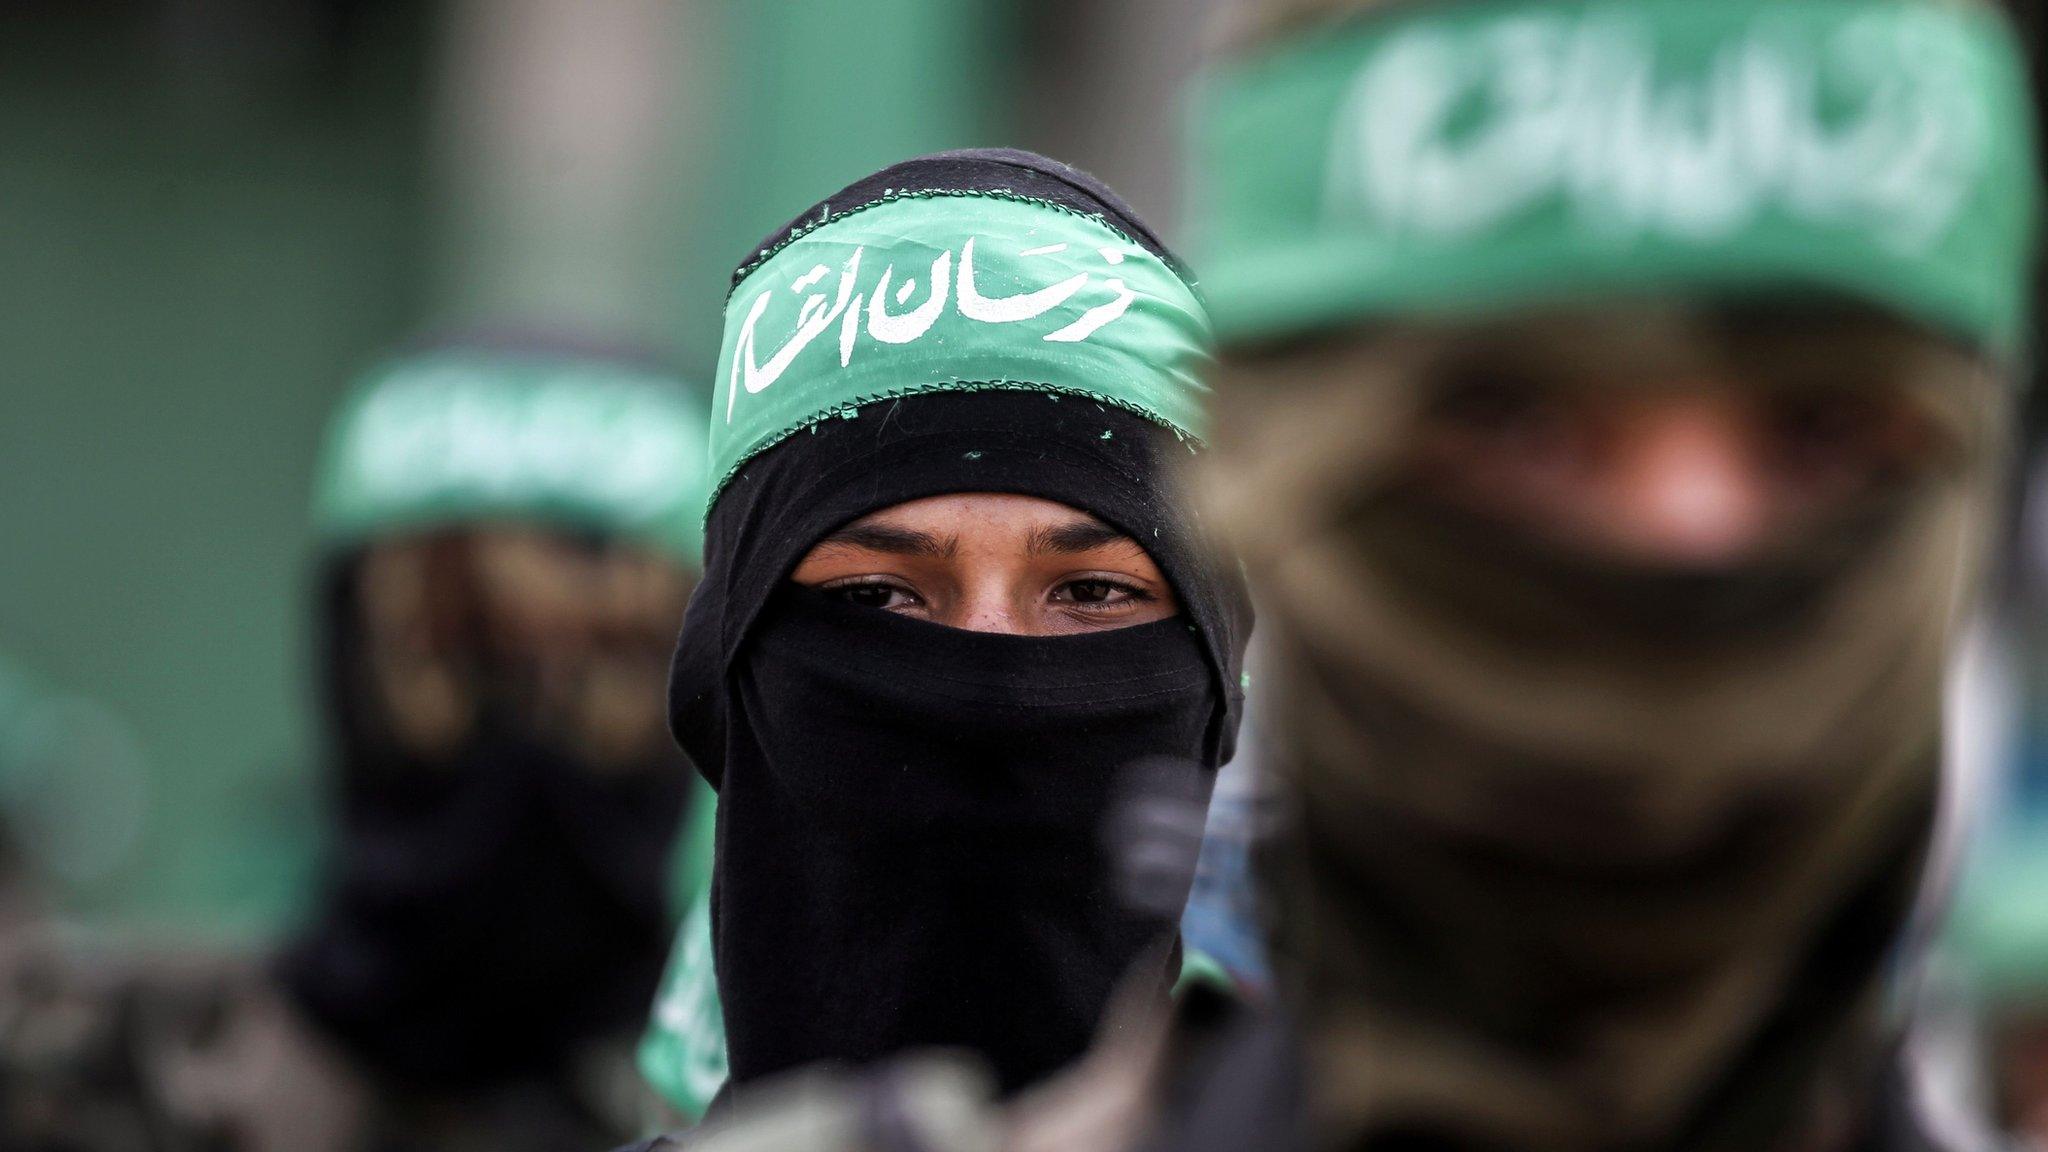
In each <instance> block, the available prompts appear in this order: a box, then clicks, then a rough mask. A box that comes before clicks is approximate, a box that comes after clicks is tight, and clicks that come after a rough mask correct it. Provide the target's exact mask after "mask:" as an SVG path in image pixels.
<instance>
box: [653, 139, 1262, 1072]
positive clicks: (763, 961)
mask: <svg viewBox="0 0 2048 1152" xmlns="http://www.w3.org/2000/svg"><path fill="white" fill-rule="evenodd" d="M1183 277H1184V273H1183V272H1182V271H1181V270H1180V268H1179V265H1178V264H1177V262H1176V261H1175V260H1174V258H1173V257H1172V256H1171V255H1170V254H1169V253H1167V252H1166V250H1165V249H1164V248H1163V247H1162V246H1161V245H1160V244H1159V242H1158V240H1157V239H1156V238H1155V237H1154V236H1153V235H1152V234H1151V233H1150V231H1149V230H1147V229H1146V228H1145V226H1144V225H1143V224H1142V223H1141V222H1139V221H1137V220H1136V219H1135V218H1134V217H1133V216H1132V215H1131V213H1130V211H1129V209H1128V208H1126V207H1125V206H1124V205H1123V204H1122V202H1121V201H1120V200H1119V199H1117V197H1116V196H1115V195H1114V194H1113V193H1111V192H1110V191H1109V190H1108V189H1106V188H1104V187H1102V186H1101V185H1100V184H1099V183H1098V182H1096V181H1095V180H1094V179H1093V178H1091V177H1089V176H1087V175H1085V174H1083V173H1080V172H1077V171H1075V170H1073V169H1071V168H1068V167H1067V166H1065V165H1063V164H1059V163H1056V162H1053V161H1050V160H1046V159H1044V158H1043V157H1037V156H1032V155H1029V154H1027V153H1019V152H963V153H947V154H943V155H938V156H930V157H924V158H921V159H918V160H912V161H907V162H905V163H903V164H899V165H896V166H894V167H891V168H889V169H885V170H884V171H882V172H879V173H876V174H875V175H873V176H871V177H868V178H866V179H864V180H862V181H859V182H857V183H856V184H854V185H853V186H851V187H849V188H846V189H843V190H841V191H840V192H839V193H837V194H835V195H833V196H832V197H831V198H829V199H828V200H826V201H824V202H822V203H820V204H819V205H818V206H816V207H815V208H813V209H812V210H810V211H809V212H806V213H805V214H803V215H802V216H800V217H798V218H797V219H796V220H795V221H793V222H792V223H791V224H790V225H789V226H788V227H786V228H784V229H782V230H780V231H778V232H777V233H776V234H775V235H773V236H771V237H770V238H769V239H768V241H767V242H765V243H763V244H761V245H759V246H758V254H757V255H756V256H755V257H754V258H753V259H750V260H749V261H748V263H747V264H745V265H744V266H742V267H741V268H740V270H739V271H738V273H737V274H736V275H735V278H734V290H733V294H732V296H731V299H730V301H729V303H728V306H727V313H726V338H725V346H724V354H723V357H722V360H721V364H720V371H719V377H718V380H719V386H720V391H719V394H718V395H717V396H716V397H715V401H714V404H715V411H714V413H713V419H712V427H713V434H712V456H713V475H714V476H716V477H717V478H718V480H717V487H716V490H715V495H714V498H713V503H712V505H711V511H710V516H709V519H708V521H707V526H706V539H707V544H706V548H705V576H704V580H703V583H702V584H701V585H700V586H699V588H698V590H697V593H696V594H695V596H694V597H693V598H692V600H691V603H690V610H689V615H688V618H687V621H686V623H685V625H684V628H683V633H682V637H681V640H680V643H679V645H678V649H677V653H676V661H675V670H674V677H673V681H672V689H671V691H672V697H671V707H672V709H673V715H672V721H673V724H674V726H675V732H676V736H677V738H678V739H679V740H680V741H681V742H682V744H683V747H684V749H685V750H686V751H688V752H689V754H690V756H691V758H692V760H693V761H695V762H696V764H697V765H698V767H699V768H700V769H701V770H702V771H703V772H704V774H705V777H706V778H707V779H708V780H710V781H711V782H712V784H713V785H714V786H715V787H716V788H717V789H718V792H719V810H718V838H717V853H716V856H717V862H716V869H715V880H714V889H713V918H712V930H713V939H714V945H715V949H716V957H717V972H718V987H719V995H720V999H721V1001H722V1003H723V1007H724V1011H725V1019H726V1026H727V1047H728V1052H729V1055H730V1061H731V1072H732V1082H733V1083H734V1084H735V1085H736V1086H738V1087H739V1088H741V1089H744V1088H745V1087H746V1086H747V1085H748V1084H749V1083H751V1082H752V1081H755V1080H758V1079H759V1078H761V1077H763V1076H765V1075H767V1074H770V1073H773V1072H778V1071H782V1070H785V1069H789V1068H792V1067H795V1066H798V1065H802V1064H808V1063H811V1062H814V1061H819V1060H837V1061H845V1062H853V1063H861V1062H866V1061H869V1060H873V1059H876V1058H879V1057H882V1056H887V1055H890V1054H892V1053H895V1052H897V1051H899V1050H902V1049H906V1048H915V1047H922V1046H931V1045H942V1046H949V1047H957V1048H966V1049H969V1050H972V1051H974V1052H976V1053H978V1054H980V1055H982V1056H984V1057H986V1058H987V1059H988V1060H989V1061H990V1063H991V1064H992V1066H993V1068H994V1070H995V1072H996V1073H997V1075H998V1077H999V1079H1000V1081H1001V1083H1002V1085H1003V1087H1004V1088H1005V1089H1014V1088H1017V1087H1019V1086H1022V1085H1024V1084H1027V1083H1029V1082H1031V1081H1033V1080H1035V1079H1037V1078H1039V1077H1041V1076H1043V1075H1045V1074H1046V1073H1047V1072H1050V1071H1052V1070H1053V1069H1055V1068H1057V1067H1058V1066H1060V1065H1061V1064H1063V1063H1065V1062H1066V1061H1068V1060H1070V1059H1072V1058H1073V1057H1075V1056H1076V1055H1078V1054H1079V1053H1080V1052H1081V1050H1082V1049H1083V1048H1084V1047H1085V1046H1086V1044H1087V1042H1088V1040H1089V1038H1090V1036H1091V1034H1092V1032H1093V1030H1094V1027H1095V1025H1096V1023H1097V1020H1098V1017H1099V1016H1100V1015H1101V1013H1102V1011H1103V1008H1104V1007H1105V1005H1106V1003H1107V1001H1108V998H1109V994H1110V991H1111V988H1112V986H1113V985H1114V984H1115V983H1116V982H1117V981H1118V979H1119V978H1120V977H1121V976H1122V975H1123V973H1124V972H1125V971H1126V970H1127V969H1128V968H1129V967H1130V966H1131V964H1132V963H1133V962H1134V961H1137V960H1139V959H1140V958H1141V957H1149V958H1150V967H1149V968H1148V969H1147V970H1146V974H1147V975H1149V976H1150V978H1151V979H1152V980H1153V982H1154V985H1155V987H1156V988H1157V990H1160V991H1163V990H1164V988H1165V986H1166V984H1167V983H1168V981H1169V980H1170V979H1171V977H1172V975H1173V972H1172V968H1171V964H1172V961H1173V957H1172V956H1171V951H1172V949H1171V941H1172V935H1173V920H1174V918H1175V917H1176V916H1177V914H1178V909H1167V910H1164V913H1165V914H1164V915H1161V911H1162V910H1161V909H1156V908H1155V909H1139V908H1132V907H1127V906H1126V905H1125V904H1124V902H1123V901H1122V900H1120V899H1119V897H1118V893H1117V891H1116V888H1115V884H1114V883H1113V880H1114V874H1113V871H1112V868H1111V861H1110V858H1109V856H1108V853H1107V851H1106V846H1105V844H1104V842H1103V841H1104V831H1105V830H1104V827H1103V824H1104V822H1105V820H1106V819H1107V818H1108V817H1109V816H1110V809H1111V806H1112V801H1113V799H1114V798H1115V796H1116V793H1117V790H1118V787H1119V781H1120V779H1121V778H1122V777H1123V776H1124V775H1125V773H1126V770H1127V769H1130V768H1133V767H1144V768H1147V769H1149V770H1151V771H1153V772H1155V773H1164V774H1165V775H1167V776H1170V777H1173V778H1174V779H1175V780H1176V781H1178V782H1179V783H1180V784H1181V785H1183V786H1185V787H1186V788H1188V789H1190V790H1192V791H1194V792H1195V793H1197V794H1199V795H1202V796H1206V789H1207V787H1208V783H1209V781H1210V779H1211V778H1212V777H1213V773H1214V771H1215V769H1216V767H1217V766H1218V765H1219V764H1221V763H1222V762H1223V760H1225V759H1226V758H1227V757H1228V756H1229V753H1230V749H1231V745H1232V742H1233V740H1234V738H1235V732H1236V727H1237V715H1238V700H1239V693H1238V684H1237V681H1238V677H1239V666H1240V659H1241V655H1242V648H1243V644H1244V636H1245V630H1246V628H1247V627H1248V624H1249V621H1248V615H1247V611H1246V608H1245V601H1244V594H1243V590H1242V588H1241V586H1240V585H1239V584H1238V582H1237V580H1236V576H1235V573H1234V572H1232V571H1231V569H1230V568H1229V567H1228V566H1226V565H1222V564H1219V563H1217V562H1216V561H1214V560H1213V559H1211V558H1210V556H1209V554H1208V553H1207V552H1206V551H1205V550H1204V549H1203V547H1202V546H1201V540H1200V534H1199V532H1198V531H1197V530H1196V528H1195V527H1194V526H1193V525H1192V524H1191V523H1190V521H1189V518H1188V517H1186V516H1185V515H1182V514H1181V509H1180V507H1179V505H1178V504H1177V503H1176V502H1175V501H1174V500H1173V499H1172V498H1170V496H1169V495H1168V494H1167V492H1166V491H1165V488H1166V483H1165V476H1166V469H1167V467H1168V466H1169V464H1170V463H1171V462H1172V461H1174V460H1176V459H1177V458H1184V457H1186V456H1187V455H1189V452H1190V449H1191V447H1192V446H1193V441H1192V439H1191V437H1192V436H1193V435H1195V434H1196V432H1197V426H1196V423H1195V420H1196V417H1197V415H1198V412H1199V405H1200V397H1199V394H1198V393H1199V390H1200V388H1201V385H1200V384H1199V382H1198V381H1197V378H1196V376H1195V373H1196V372H1197V371H1198V370H1199V369H1201V368H1202V367H1204V366H1206V364H1207V362H1208V352H1207V341H1208V331H1207V322H1206V318H1205V317H1204V316H1203V314H1202V310H1201V307H1200V305H1199V304H1198V303H1197V301H1196V299H1195V297H1194V295H1193V293H1192V291H1191V290H1190V289H1189V287H1188V285H1187V283H1186V282H1185V280H1184V278H1183ZM1185 896H1186V887H1185V883H1184V882H1183V884H1182V887H1181V888H1180V898H1181V899H1182V900H1184V899H1185ZM1155 947H1157V948H1158V951H1156V952H1153V951H1150V950H1151V949H1153V948H1155Z"/></svg>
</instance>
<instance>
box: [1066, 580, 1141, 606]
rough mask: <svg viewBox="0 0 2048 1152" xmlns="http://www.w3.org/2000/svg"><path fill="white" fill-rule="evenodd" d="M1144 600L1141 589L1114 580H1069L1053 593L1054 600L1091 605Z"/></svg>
mask: <svg viewBox="0 0 2048 1152" xmlns="http://www.w3.org/2000/svg"><path fill="white" fill-rule="evenodd" d="M1145 598H1146V596H1145V593H1144V591H1143V590H1142V589H1139V588H1135V587H1133V586H1131V585H1129V584H1124V583H1121V582H1118V581H1115V580H1069V581H1067V582H1066V583H1065V584H1062V585H1060V587H1059V588H1058V589H1057V590H1056V591H1054V593H1053V599H1055V600H1065V601H1068V602H1069V603H1073V604H1091V605H1112V604H1121V603H1123V602H1125V601H1129V600H1143V599H1145Z"/></svg>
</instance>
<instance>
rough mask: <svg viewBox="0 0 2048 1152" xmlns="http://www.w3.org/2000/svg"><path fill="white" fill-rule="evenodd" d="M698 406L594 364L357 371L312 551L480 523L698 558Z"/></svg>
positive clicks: (418, 361)
mask: <svg viewBox="0 0 2048 1152" xmlns="http://www.w3.org/2000/svg"><path fill="white" fill-rule="evenodd" d="M700 405H701V402H693V400H692V399H691V398H690V397H689V396H688V395H687V394H685V392H684V391H683V388H682V386H681V384H679V383H678V382H676V381H673V380H670V379H667V378H665V377H662V376H658V375H654V374H650V373H645V372H637V371H634V370H631V369H626V368H621V367H617V366H614V365H610V364H598V363H582V362H577V361H569V360H557V359H550V358H534V357H525V356H519V355H513V354H502V355H492V354H477V353H471V352H443V353H432V354H428V355H424V356H418V357H413V358H410V359H406V360H401V361H397V362H395V363H392V364H388V365H386V366H384V367H383V368H381V369H379V370H377V371H375V372H372V373H371V374H370V375H369V376H368V377H366V379H365V382H364V383H363V384H362V385H361V386H360V387H358V388H357V389H356V391H355V392H354V394H353V395H351V396H350V398H349V399H348V400H347V402H346V403H345V404H344V406H343V408H342V410H341V413H340V414H339V416H338V417H337V418H336V420H335V421H334V423H333V425H332V426H331V429H330V432H329V435H328V440H327V445H326V450H325V452H324V453H323V459H322V462H321V466H320V471H319V476H318V480H317V482H316V488H315V495H314V502H313V518H314V525H315V529H316V531H317V533H318V534H319V536H320V538H321V541H322V544H323V545H324V546H326V547H328V548H338V547H344V546H348V545H352V544H357V543H361V542H363V541H365V540H369V539H374V538H376V537H380V536H388V535H393V534H396V533H399V532H405V531H419V530H425V529H429V528H436V527H455V526H466V525H482V524H490V523H531V524H547V525H559V526H562V527H565V528H570V529H575V530H579V531H588V532H596V533H599V534H602V535H607V536H616V537H620V538H623V539H632V540H637V541H640V542H642V543H645V544H646V545H648V546H649V547H651V548H654V549H656V550H659V551H661V552H665V553H668V554H671V555H674V556H677V557H679V558H681V559H683V560H685V561H687V562H689V563H691V564H695V563H697V562H698V559H699V557H700V555H701V553H702V551H703V541H704V531H703V527H704V519H703V508H704V494H705V493H704V478H705V477H704V442H705V437H706V434H707V430H706V419H705V413H704V411H703V409H702V407H701V406H700Z"/></svg>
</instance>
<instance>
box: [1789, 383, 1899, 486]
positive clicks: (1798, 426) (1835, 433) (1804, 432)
mask: <svg viewBox="0 0 2048 1152" xmlns="http://www.w3.org/2000/svg"><path fill="white" fill-rule="evenodd" d="M1770 420H1771V432H1772V435H1773V437H1774V440H1773V447H1774V448H1775V449H1776V452H1777V454H1778V457H1779V459H1780V462H1781V463H1782V465H1783V466H1784V467H1786V468H1788V469H1790V470H1793V471H1797V472H1801V473H1818V472H1857V473H1873V472H1877V471H1880V470H1883V469H1885V468H1888V467H1890V466H1893V465H1895V464H1897V463H1898V460H1897V459H1896V456H1897V455H1898V454H1899V449H1900V447H1901V445H1902V444H1909V443H1910V442H1911V440H1912V436H1911V425H1912V421H1911V420H1910V419H1909V418H1902V417H1900V416H1899V415H1898V414H1897V413H1893V412H1888V411H1886V410H1885V408H1884V407H1883V406H1882V405H1879V404H1876V403H1873V402H1871V401H1868V400H1865V399H1863V398H1860V397H1854V396H1843V395H1812V396H1791V397H1784V398H1782V399H1780V400H1778V401H1777V402H1776V403H1775V404H1773V405H1772V408H1771V412H1770Z"/></svg>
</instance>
